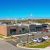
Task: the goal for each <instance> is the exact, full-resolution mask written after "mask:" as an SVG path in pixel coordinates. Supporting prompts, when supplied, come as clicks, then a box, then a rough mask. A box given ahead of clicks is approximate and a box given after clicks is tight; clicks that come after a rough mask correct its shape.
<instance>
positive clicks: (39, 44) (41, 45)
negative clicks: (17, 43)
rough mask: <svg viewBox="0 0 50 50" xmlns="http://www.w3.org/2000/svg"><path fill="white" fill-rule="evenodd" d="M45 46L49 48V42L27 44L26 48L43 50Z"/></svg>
mask: <svg viewBox="0 0 50 50" xmlns="http://www.w3.org/2000/svg"><path fill="white" fill-rule="evenodd" d="M47 46H50V41H45V42H42V43H34V42H32V43H29V44H27V46H26V47H29V48H45V47H47Z"/></svg>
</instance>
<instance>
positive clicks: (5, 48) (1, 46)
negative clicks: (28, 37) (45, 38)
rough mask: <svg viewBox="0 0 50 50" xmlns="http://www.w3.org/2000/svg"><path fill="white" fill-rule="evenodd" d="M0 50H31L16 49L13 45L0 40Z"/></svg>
mask: <svg viewBox="0 0 50 50" xmlns="http://www.w3.org/2000/svg"><path fill="white" fill-rule="evenodd" d="M0 50H33V49H24V48H17V47H15V46H14V45H12V44H10V43H8V42H6V41H4V40H0ZM34 50H36V49H34Z"/></svg>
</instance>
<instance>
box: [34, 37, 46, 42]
mask: <svg viewBox="0 0 50 50" xmlns="http://www.w3.org/2000/svg"><path fill="white" fill-rule="evenodd" d="M43 41H45V39H43V38H36V39H33V42H38V43H40V42H43Z"/></svg>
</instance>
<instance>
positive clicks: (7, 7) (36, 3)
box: [0, 0, 50, 19]
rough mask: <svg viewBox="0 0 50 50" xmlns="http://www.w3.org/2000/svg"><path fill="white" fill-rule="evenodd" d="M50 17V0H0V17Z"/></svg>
mask: <svg viewBox="0 0 50 50" xmlns="http://www.w3.org/2000/svg"><path fill="white" fill-rule="evenodd" d="M23 18H24V19H27V18H33V19H40V18H43V19H50V0H0V19H23Z"/></svg>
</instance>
